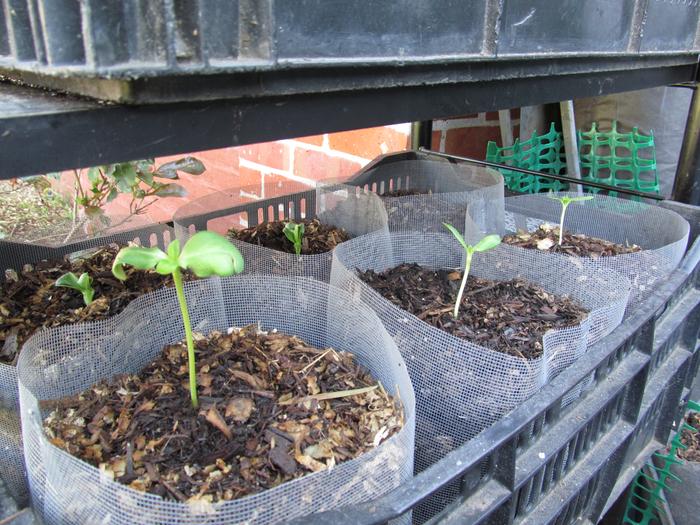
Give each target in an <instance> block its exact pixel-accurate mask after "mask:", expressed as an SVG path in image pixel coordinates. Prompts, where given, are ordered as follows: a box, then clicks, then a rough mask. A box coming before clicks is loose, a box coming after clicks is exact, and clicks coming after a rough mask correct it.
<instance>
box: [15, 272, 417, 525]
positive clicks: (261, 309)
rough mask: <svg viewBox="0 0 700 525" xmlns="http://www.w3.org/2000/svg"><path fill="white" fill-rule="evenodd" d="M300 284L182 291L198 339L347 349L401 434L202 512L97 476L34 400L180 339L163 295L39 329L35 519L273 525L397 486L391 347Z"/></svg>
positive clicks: (402, 369) (251, 278) (398, 390)
mask: <svg viewBox="0 0 700 525" xmlns="http://www.w3.org/2000/svg"><path fill="white" fill-rule="evenodd" d="M329 291H330V288H329V286H328V285H325V284H323V283H319V282H317V281H314V280H311V279H307V278H299V277H296V278H289V279H283V278H278V277H273V276H255V275H248V276H237V277H230V278H226V279H218V278H214V279H207V280H200V281H195V282H191V283H187V284H186V294H187V300H188V303H189V309H190V316H191V319H192V325H193V328H194V329H195V330H196V331H199V332H203V333H206V332H209V331H211V330H214V329H218V330H223V329H226V328H228V327H230V326H244V325H248V324H251V323H260V325H261V327H262V328H263V329H268V330H269V329H278V330H280V331H282V332H284V333H288V334H294V335H297V336H299V337H301V338H302V339H304V340H305V341H306V342H308V343H309V344H312V345H315V346H318V347H329V346H330V347H333V348H335V349H338V350H347V351H350V352H352V353H353V354H354V355H355V356H356V358H357V360H358V361H359V362H360V363H361V364H363V365H364V366H365V367H367V368H368V369H369V371H370V372H371V373H372V375H373V376H374V378H375V379H377V380H379V381H380V382H381V383H382V385H383V386H384V387H385V388H386V389H387V391H389V392H391V393H392V394H394V395H397V396H399V397H400V398H401V400H402V402H403V406H404V410H405V416H406V418H405V421H406V425H405V427H404V428H403V429H402V430H401V431H400V432H399V433H397V434H396V435H394V436H392V437H391V438H390V439H388V440H387V441H385V442H384V443H382V444H381V445H380V446H378V447H377V448H375V449H373V450H372V451H370V452H368V453H366V454H363V455H362V456H360V457H358V458H356V459H354V460H350V461H347V462H344V463H340V464H338V465H337V466H335V467H334V468H333V469H331V470H325V471H321V472H316V473H312V474H308V475H306V476H304V477H302V478H298V479H295V480H292V481H289V482H287V483H284V484H282V485H280V486H278V487H275V488H273V489H270V490H266V491H264V492H261V493H259V494H255V495H250V496H246V497H244V498H241V499H238V500H234V501H227V502H220V503H216V504H213V505H209V506H207V507H206V508H202V507H199V508H198V507H195V506H189V505H188V504H184V503H177V502H170V501H165V500H163V499H161V498H159V497H158V496H155V495H152V494H147V493H142V492H138V491H135V490H133V489H130V488H129V487H126V486H124V485H121V484H119V483H116V482H115V481H113V480H111V479H107V478H105V477H104V476H103V475H101V474H100V471H99V470H98V469H97V468H95V467H92V466H91V465H89V464H87V463H84V462H82V461H80V460H79V459H77V458H75V457H73V456H71V455H69V454H67V453H66V452H64V451H63V450H60V449H58V448H56V447H54V446H53V445H51V444H50V443H49V442H48V440H47V438H46V436H45V434H44V432H43V430H42V418H43V417H45V416H46V414H45V413H42V410H41V408H40V404H39V403H40V401H41V400H45V399H55V398H60V397H63V396H68V395H72V394H75V393H77V392H79V391H81V390H83V389H85V388H86V387H88V386H90V385H91V384H93V383H95V382H96V381H98V380H100V379H109V378H111V377H112V376H114V375H115V374H121V373H135V372H137V371H138V370H140V369H142V368H143V367H144V366H145V365H146V364H147V363H149V362H150V361H151V360H152V359H154V358H155V357H156V356H157V355H158V354H159V353H160V352H161V350H162V348H163V346H164V345H165V344H167V343H172V342H175V341H178V340H180V339H182V338H183V337H184V330H183V327H182V322H181V320H180V314H179V309H178V303H177V298H176V296H175V291H174V290H172V289H163V290H160V291H157V292H154V293H151V294H147V295H144V296H142V297H140V298H138V299H136V300H135V301H133V302H132V303H131V304H130V305H129V306H128V307H127V309H126V310H124V311H123V312H122V313H121V314H119V315H118V316H115V317H112V318H109V319H107V320H104V321H98V322H94V323H84V324H78V325H72V326H65V327H60V328H56V329H53V330H47V331H44V332H41V333H39V334H37V335H35V336H34V337H33V338H32V339H30V340H29V341H28V342H27V343H26V345H25V348H24V350H23V352H22V354H21V356H20V360H19V364H18V370H19V388H20V404H21V410H22V420H23V421H22V432H23V438H24V440H25V443H26V444H27V446H26V447H25V459H26V463H27V469H28V476H29V482H30V487H31V495H32V502H33V506H34V509H35V511H36V512H37V513H38V514H39V516H40V517H41V518H42V519H43V520H44V521H45V522H46V523H47V524H53V523H62V524H63V523H110V524H125V525H126V524H132V523H144V524H146V523H148V524H151V523H152V524H156V523H157V524H162V523H177V524H188V523H191V524H195V523H211V524H215V523H249V524H262V523H278V522H281V521H286V520H289V519H293V518H296V517H299V516H304V515H307V514H310V513H313V512H318V511H321V510H327V509H331V508H335V507H341V506H345V505H349V504H353V503H357V502H361V501H368V500H371V499H373V498H376V497H379V496H381V495H382V494H384V493H386V492H388V491H390V490H392V489H393V488H396V487H398V486H399V485H400V484H401V483H403V482H405V481H406V480H407V479H409V478H410V476H411V475H412V471H413V439H414V427H415V401H414V397H413V395H414V394H413V389H412V387H411V382H410V380H409V376H408V374H407V371H406V365H405V363H404V362H403V359H402V358H401V355H400V354H399V352H398V350H397V348H396V346H395V344H394V342H393V341H392V339H391V337H390V336H389V334H388V333H387V331H386V330H385V329H384V328H383V326H382V325H381V322H380V321H379V319H378V318H377V316H376V315H375V314H374V313H373V312H372V311H371V310H370V309H369V308H368V307H367V306H366V305H363V304H361V303H358V302H353V301H352V300H351V299H350V298H349V297H348V296H347V295H346V294H344V293H342V292H340V291H338V290H334V291H333V292H332V293H329Z"/></svg>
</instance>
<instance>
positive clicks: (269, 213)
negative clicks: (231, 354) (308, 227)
mask: <svg viewBox="0 0 700 525" xmlns="http://www.w3.org/2000/svg"><path fill="white" fill-rule="evenodd" d="M284 190H285V191H288V192H290V193H289V194H287V195H283V196H279V197H274V198H270V199H265V200H264V201H259V202H255V201H251V198H250V197H249V196H250V194H251V189H250V188H235V189H232V190H228V191H223V192H219V193H215V194H212V195H209V196H207V197H203V198H202V199H198V200H196V201H194V202H191V203H188V204H185V205H184V206H182V207H181V208H180V209H178V211H177V212H176V213H175V217H174V219H173V220H174V222H175V234H176V235H177V237H178V238H179V239H181V240H182V241H184V240H185V239H187V238H188V237H189V235H191V234H193V233H195V232H196V231H201V230H211V231H216V232H218V233H221V234H222V235H225V234H226V232H227V231H228V230H229V229H230V228H235V229H237V230H240V229H243V228H247V227H249V226H256V225H258V224H260V223H262V222H272V221H280V220H290V219H292V220H299V219H313V218H318V219H319V220H320V221H321V222H322V223H323V224H326V225H333V226H337V227H338V228H342V229H344V230H345V231H347V232H348V233H349V234H350V236H351V237H357V236H360V235H364V234H366V233H369V232H373V231H379V230H386V228H387V215H386V211H385V210H384V205H383V204H382V202H381V200H380V199H379V198H378V197H377V196H376V195H375V194H373V193H370V192H365V191H361V190H360V189H359V188H357V187H354V186H345V185H342V184H325V185H319V186H318V187H316V188H309V187H308V186H304V185H302V184H292V185H285V187H284ZM233 243H234V244H235V245H236V247H237V248H238V249H239V250H240V252H241V254H242V255H243V259H244V260H245V270H244V272H245V273H247V274H263V275H290V276H292V275H296V276H301V277H313V278H314V279H317V280H319V281H323V282H328V280H329V279H330V271H331V262H332V260H333V255H332V253H331V252H328V253H321V254H317V255H300V256H297V255H295V254H293V253H284V252H280V251H277V250H272V249H269V248H264V247H262V246H257V245H255V244H251V243H247V242H241V241H238V240H234V241H233Z"/></svg>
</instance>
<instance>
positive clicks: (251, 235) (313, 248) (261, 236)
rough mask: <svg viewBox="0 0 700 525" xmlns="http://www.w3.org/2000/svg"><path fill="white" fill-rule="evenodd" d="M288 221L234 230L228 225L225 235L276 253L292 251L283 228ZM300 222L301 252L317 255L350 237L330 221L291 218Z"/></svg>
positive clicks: (292, 245) (292, 244) (291, 243)
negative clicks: (302, 231) (325, 222)
mask: <svg viewBox="0 0 700 525" xmlns="http://www.w3.org/2000/svg"><path fill="white" fill-rule="evenodd" d="M289 222H290V221H274V222H263V223H262V224H258V225H257V226H251V227H250V228H244V229H242V230H236V229H234V228H231V229H230V230H229V231H228V233H227V236H228V237H229V238H230V239H231V240H238V241H241V242H246V243H249V244H255V245H257V246H263V247H264V248H269V249H271V250H277V251H279V252H284V253H291V254H295V253H296V252H295V251H294V243H293V242H292V241H290V240H289V239H288V238H287V237H286V235H285V234H284V228H285V226H286V225H287V224H288V223H289ZM292 222H295V223H297V224H303V225H304V234H303V236H302V239H301V255H318V254H321V253H328V252H330V251H332V250H333V249H334V248H335V247H336V246H338V245H339V244H340V243H341V242H345V241H347V240H349V239H350V235H348V233H347V232H346V231H345V230H343V229H342V228H337V227H336V226H333V225H332V224H323V223H322V222H321V221H320V220H318V219H303V220H300V221H292Z"/></svg>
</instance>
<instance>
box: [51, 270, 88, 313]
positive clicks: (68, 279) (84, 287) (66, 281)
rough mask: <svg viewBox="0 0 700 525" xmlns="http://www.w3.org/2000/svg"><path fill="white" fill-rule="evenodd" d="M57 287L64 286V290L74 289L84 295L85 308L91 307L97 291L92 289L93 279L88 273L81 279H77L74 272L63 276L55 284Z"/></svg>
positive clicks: (82, 275) (81, 276)
mask: <svg viewBox="0 0 700 525" xmlns="http://www.w3.org/2000/svg"><path fill="white" fill-rule="evenodd" d="M55 286H63V287H64V288H72V289H73V290H78V291H79V292H80V293H82V294H83V301H84V302H85V306H89V305H90V303H91V302H92V299H93V297H94V296H95V290H94V289H93V287H92V277H90V276H89V275H88V274H87V273H83V274H81V275H80V277H76V276H75V274H74V273H73V272H68V273H67V274H65V275H61V277H59V278H58V280H57V281H56V283H55Z"/></svg>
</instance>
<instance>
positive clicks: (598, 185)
mask: <svg viewBox="0 0 700 525" xmlns="http://www.w3.org/2000/svg"><path fill="white" fill-rule="evenodd" d="M418 151H421V152H423V153H428V154H429V155H435V156H436V157H442V158H445V159H450V160H461V161H463V162H470V163H472V164H479V165H481V166H488V167H489V168H499V169H504V170H510V171H515V172H518V173H523V174H525V175H535V176H537V177H546V178H548V179H554V180H558V181H561V182H569V183H571V184H580V185H582V186H590V187H592V188H599V189H601V190H608V191H616V192H618V193H624V194H625V195H634V196H635V197H642V198H644V199H652V200H655V201H663V200H665V199H664V198H663V197H662V196H661V195H656V194H653V193H646V192H643V191H637V190H628V189H627V188H618V187H616V186H609V185H607V184H603V183H602V182H593V181H583V180H578V179H574V178H571V177H567V176H566V175H553V174H551V173H543V172H541V171H534V170H528V169H525V168H516V167H515V166H508V165H507V164H499V163H497V162H489V161H487V160H479V159H472V158H470V157H461V156H459V155H451V154H449V153H440V152H439V151H432V150H429V149H426V148H418Z"/></svg>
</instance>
